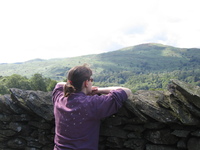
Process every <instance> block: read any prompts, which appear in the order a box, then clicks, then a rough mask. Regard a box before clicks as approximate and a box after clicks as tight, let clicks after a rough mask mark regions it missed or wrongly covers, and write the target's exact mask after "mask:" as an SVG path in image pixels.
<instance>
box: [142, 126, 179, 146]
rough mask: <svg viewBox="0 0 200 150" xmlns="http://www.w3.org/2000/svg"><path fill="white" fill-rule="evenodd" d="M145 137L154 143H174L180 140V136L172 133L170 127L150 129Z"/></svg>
mask: <svg viewBox="0 0 200 150" xmlns="http://www.w3.org/2000/svg"><path fill="white" fill-rule="evenodd" d="M144 137H145V139H146V140H148V141H151V142H152V143H154V144H164V145H173V144H175V143H177V141H178V138H177V137H176V136H174V135H172V134H171V131H170V130H169V129H163V130H149V131H146V132H145V135H144Z"/></svg>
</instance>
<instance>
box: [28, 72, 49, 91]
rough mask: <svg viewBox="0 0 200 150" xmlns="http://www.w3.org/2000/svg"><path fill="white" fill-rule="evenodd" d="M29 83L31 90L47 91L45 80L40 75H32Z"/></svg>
mask: <svg viewBox="0 0 200 150" xmlns="http://www.w3.org/2000/svg"><path fill="white" fill-rule="evenodd" d="M30 83H31V89H32V90H40V91H47V88H46V82H45V78H43V76H42V74H39V73H36V74H34V75H33V76H32V77H31V78H30Z"/></svg>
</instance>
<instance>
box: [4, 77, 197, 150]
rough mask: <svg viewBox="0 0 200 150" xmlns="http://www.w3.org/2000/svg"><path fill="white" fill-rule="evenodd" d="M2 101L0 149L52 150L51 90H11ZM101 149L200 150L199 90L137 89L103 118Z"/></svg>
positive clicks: (180, 86)
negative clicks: (113, 111)
mask: <svg viewBox="0 0 200 150" xmlns="http://www.w3.org/2000/svg"><path fill="white" fill-rule="evenodd" d="M10 91H11V95H3V96H1V97H0V150H12V149H15V150H16V149H19V150H23V149H25V150H52V149H53V145H54V144H53V138H54V128H55V127H54V117H53V105H52V101H51V92H41V91H27V90H20V89H15V88H13V89H11V90H10ZM99 143H100V144H99V150H199V149H200V88H199V87H198V86H192V85H189V84H186V83H184V82H181V81H178V80H172V83H171V84H170V85H169V88H168V90H167V91H137V92H135V93H134V94H133V95H132V96H131V97H130V98H129V100H128V101H126V102H125V104H124V106H123V107H122V108H121V109H120V111H119V112H118V113H117V114H114V115H112V116H110V117H108V118H105V119H104V120H102V124H101V130H100V139H99Z"/></svg>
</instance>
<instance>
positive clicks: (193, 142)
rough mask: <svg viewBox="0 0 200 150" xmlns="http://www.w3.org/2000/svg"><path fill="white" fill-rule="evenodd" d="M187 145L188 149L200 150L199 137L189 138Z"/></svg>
mask: <svg viewBox="0 0 200 150" xmlns="http://www.w3.org/2000/svg"><path fill="white" fill-rule="evenodd" d="M187 147H188V150H200V138H190V139H189V140H188V143H187Z"/></svg>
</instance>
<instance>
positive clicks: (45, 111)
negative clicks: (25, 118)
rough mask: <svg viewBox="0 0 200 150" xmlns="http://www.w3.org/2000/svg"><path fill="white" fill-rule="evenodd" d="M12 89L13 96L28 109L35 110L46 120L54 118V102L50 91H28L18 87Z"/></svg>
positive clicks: (29, 110)
mask: <svg viewBox="0 0 200 150" xmlns="http://www.w3.org/2000/svg"><path fill="white" fill-rule="evenodd" d="M10 91H11V95H12V98H13V99H14V100H15V101H16V102H17V103H18V104H19V105H20V106H21V107H22V108H24V109H25V110H26V111H28V112H29V113H31V112H34V113H35V114H37V115H38V116H40V117H42V118H44V119H46V120H49V121H51V120H53V118H54V116H53V104H52V101H51V94H50V92H42V91H26V90H20V89H16V88H12V89H10Z"/></svg>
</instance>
